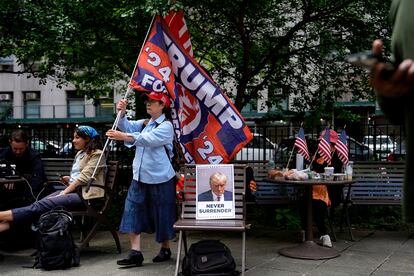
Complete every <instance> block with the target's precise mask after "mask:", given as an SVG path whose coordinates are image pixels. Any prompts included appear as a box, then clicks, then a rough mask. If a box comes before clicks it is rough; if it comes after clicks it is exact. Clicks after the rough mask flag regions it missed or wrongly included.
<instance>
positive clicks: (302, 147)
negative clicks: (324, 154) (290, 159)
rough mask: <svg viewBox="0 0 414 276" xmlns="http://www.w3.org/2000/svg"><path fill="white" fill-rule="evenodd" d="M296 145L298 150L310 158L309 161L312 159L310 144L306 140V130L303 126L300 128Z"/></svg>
mask: <svg viewBox="0 0 414 276" xmlns="http://www.w3.org/2000/svg"><path fill="white" fill-rule="evenodd" d="M295 147H297V148H298V152H299V153H300V154H301V155H302V156H303V157H304V158H305V159H306V160H308V161H309V160H310V156H309V151H308V145H307V144H306V140H305V131H304V130H303V128H302V127H301V128H300V129H299V133H298V136H296V140H295Z"/></svg>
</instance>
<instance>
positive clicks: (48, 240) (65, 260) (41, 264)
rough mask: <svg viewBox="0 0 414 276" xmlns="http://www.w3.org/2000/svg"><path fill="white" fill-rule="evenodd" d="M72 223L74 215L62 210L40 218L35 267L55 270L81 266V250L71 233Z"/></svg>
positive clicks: (45, 214) (48, 213) (50, 212)
mask: <svg viewBox="0 0 414 276" xmlns="http://www.w3.org/2000/svg"><path fill="white" fill-rule="evenodd" d="M72 221H73V218H72V215H71V214H70V213H69V212H67V211H65V210H62V209H59V210H56V209H55V210H51V211H49V212H47V213H44V214H43V215H41V216H40V218H39V221H38V223H37V226H36V228H37V229H36V230H37V242H36V249H37V251H36V253H35V256H36V261H35V264H34V265H33V267H35V268H43V269H44V270H54V269H65V268H69V267H72V266H78V265H79V261H80V253H79V249H78V248H77V246H76V245H75V243H74V241H73V237H72V234H71V232H70V225H71V224H72Z"/></svg>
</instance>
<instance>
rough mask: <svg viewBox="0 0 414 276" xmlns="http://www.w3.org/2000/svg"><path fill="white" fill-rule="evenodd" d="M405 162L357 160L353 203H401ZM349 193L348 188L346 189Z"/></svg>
mask: <svg viewBox="0 0 414 276" xmlns="http://www.w3.org/2000/svg"><path fill="white" fill-rule="evenodd" d="M404 170H405V164H404V162H387V161H372V162H371V161H364V162H362V161H361V162H355V163H354V166H353V176H352V177H353V179H354V180H355V183H354V184H352V188H351V193H350V203H351V204H352V205H401V203H402V198H403V193H402V187H403V182H404ZM344 193H347V189H344Z"/></svg>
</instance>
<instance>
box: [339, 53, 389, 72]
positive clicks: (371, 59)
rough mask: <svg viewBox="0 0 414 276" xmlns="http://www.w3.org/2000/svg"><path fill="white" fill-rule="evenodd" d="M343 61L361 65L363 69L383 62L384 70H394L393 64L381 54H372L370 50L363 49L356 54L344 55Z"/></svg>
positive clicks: (370, 68)
mask: <svg viewBox="0 0 414 276" xmlns="http://www.w3.org/2000/svg"><path fill="white" fill-rule="evenodd" d="M345 61H347V62H349V63H351V64H353V65H355V66H358V67H361V68H363V69H366V70H369V71H371V70H372V69H373V68H374V66H375V65H376V64H377V63H380V62H382V63H384V64H385V67H384V69H385V71H387V72H393V71H394V70H395V67H396V66H395V65H394V64H393V63H392V62H390V61H389V60H387V59H386V58H384V57H383V56H382V55H377V54H374V53H373V52H372V51H365V52H360V53H356V54H351V55H348V56H346V57H345Z"/></svg>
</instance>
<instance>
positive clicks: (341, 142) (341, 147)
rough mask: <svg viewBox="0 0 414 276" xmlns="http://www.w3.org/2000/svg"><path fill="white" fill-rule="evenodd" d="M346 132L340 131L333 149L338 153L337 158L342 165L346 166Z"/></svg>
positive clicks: (347, 159)
mask: <svg viewBox="0 0 414 276" xmlns="http://www.w3.org/2000/svg"><path fill="white" fill-rule="evenodd" d="M346 140H347V139H346V132H345V129H344V130H342V131H341V135H340V136H339V139H338V142H336V145H335V148H336V150H337V152H338V157H339V159H340V160H341V161H342V163H343V164H344V165H347V164H348V162H349V157H348V145H347V141H346Z"/></svg>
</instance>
